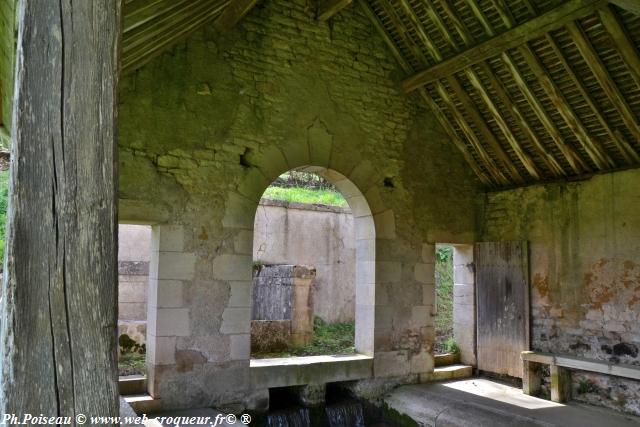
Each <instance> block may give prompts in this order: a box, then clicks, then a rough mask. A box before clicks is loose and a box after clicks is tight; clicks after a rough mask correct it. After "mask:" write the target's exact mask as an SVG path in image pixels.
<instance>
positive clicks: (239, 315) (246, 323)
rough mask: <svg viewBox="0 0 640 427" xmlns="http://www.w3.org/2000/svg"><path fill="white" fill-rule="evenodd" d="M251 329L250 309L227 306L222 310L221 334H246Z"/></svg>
mask: <svg viewBox="0 0 640 427" xmlns="http://www.w3.org/2000/svg"><path fill="white" fill-rule="evenodd" d="M250 331H251V309H250V308H240V307H227V308H225V309H224V311H223V312H222V326H221V327H220V332H221V333H223V334H248V333H250Z"/></svg>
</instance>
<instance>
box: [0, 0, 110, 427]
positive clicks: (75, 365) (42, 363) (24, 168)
mask: <svg viewBox="0 0 640 427" xmlns="http://www.w3.org/2000/svg"><path fill="white" fill-rule="evenodd" d="M120 37H121V2H120V1H114V0H91V1H78V2H73V3H72V2H69V1H63V2H53V1H30V0H20V3H19V7H18V43H17V58H16V83H15V88H16V91H15V94H14V102H13V118H14V122H13V126H12V139H13V147H12V148H13V159H12V162H11V178H10V197H9V212H8V230H7V244H6V250H7V255H6V264H5V269H4V274H5V276H4V280H5V281H4V286H3V288H2V299H1V300H2V302H1V304H2V306H1V307H0V308H1V310H0V313H1V315H0V316H1V318H0V321H1V322H0V324H1V326H0V334H1V347H0V352H1V354H0V360H2V368H1V373H0V388H1V390H0V395H1V396H2V398H1V399H0V412H2V413H5V414H12V413H13V414H34V415H40V414H43V415H44V416H47V417H49V416H65V417H66V416H68V417H70V418H71V419H72V420H73V421H72V425H76V420H75V417H76V416H77V415H79V414H83V415H86V416H88V417H89V416H98V415H99V416H107V417H113V416H117V415H118V412H119V400H118V370H117V358H116V346H117V343H116V322H117V303H118V298H117V295H118V268H117V267H118V263H117V251H118V246H117V236H118V230H117V227H118V224H117V211H116V189H117V159H116V149H117V144H116V105H117V102H116V101H117V100H116V94H117V87H118V75H119V65H118V61H119V51H120ZM89 422H90V421H89ZM79 424H80V423H79Z"/></svg>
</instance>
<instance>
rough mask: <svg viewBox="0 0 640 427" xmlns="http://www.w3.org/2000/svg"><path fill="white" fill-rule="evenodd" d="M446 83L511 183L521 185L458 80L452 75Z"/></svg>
mask: <svg viewBox="0 0 640 427" xmlns="http://www.w3.org/2000/svg"><path fill="white" fill-rule="evenodd" d="M447 82H448V83H449V85H450V86H451V89H453V92H454V93H455V95H456V97H457V98H458V100H460V102H461V103H462V106H463V107H464V109H465V111H466V112H467V113H468V114H469V116H470V117H471V120H472V121H473V123H474V124H475V126H476V129H477V130H478V132H479V133H480V135H481V136H482V139H483V140H484V141H485V142H486V143H487V144H489V146H490V147H491V150H492V151H493V152H494V154H495V155H496V157H497V158H498V159H500V162H501V163H502V164H503V166H504V167H505V169H506V170H507V171H508V172H509V175H510V176H511V178H512V179H513V181H515V182H517V183H523V182H524V179H523V178H522V176H521V175H520V172H518V169H516V167H515V166H514V165H513V162H512V161H511V159H510V158H509V155H508V154H507V153H506V152H505V151H504V149H503V148H502V146H501V145H500V143H499V142H498V141H497V140H496V137H495V136H494V135H493V133H491V130H490V129H489V127H488V126H487V123H486V122H485V121H484V119H483V118H482V115H481V114H480V112H479V111H478V109H477V107H476V106H475V104H474V103H473V100H472V99H471V98H470V97H469V94H467V92H466V91H465V90H464V88H463V87H462V85H460V82H459V81H458V79H457V78H456V77H455V76H453V75H452V76H451V77H449V78H448V79H447Z"/></svg>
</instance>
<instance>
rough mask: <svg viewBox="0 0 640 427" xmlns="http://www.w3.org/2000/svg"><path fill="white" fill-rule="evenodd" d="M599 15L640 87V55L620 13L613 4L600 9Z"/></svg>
mask: <svg viewBox="0 0 640 427" xmlns="http://www.w3.org/2000/svg"><path fill="white" fill-rule="evenodd" d="M634 1H635V0H634ZM598 16H599V17H600V21H601V22H602V25H603V26H604V28H605V30H607V33H609V35H610V36H611V39H612V40H613V41H614V43H615V47H616V49H617V50H618V52H619V53H620V56H622V60H623V61H624V62H625V64H627V69H628V70H629V73H630V74H631V77H633V79H634V80H635V82H636V84H637V85H638V86H639V87H640V56H639V55H638V50H637V48H636V47H635V44H634V43H633V41H632V40H631V39H630V38H629V35H628V34H627V32H626V31H625V29H624V26H623V25H622V22H620V18H619V17H618V14H617V13H616V12H615V11H614V10H613V9H612V7H611V6H607V7H604V8H602V9H600V10H598Z"/></svg>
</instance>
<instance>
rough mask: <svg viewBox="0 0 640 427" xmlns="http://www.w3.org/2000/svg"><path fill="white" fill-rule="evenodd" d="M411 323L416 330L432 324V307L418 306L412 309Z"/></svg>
mask: <svg viewBox="0 0 640 427" xmlns="http://www.w3.org/2000/svg"><path fill="white" fill-rule="evenodd" d="M411 323H412V325H413V326H414V327H416V328H422V327H424V326H428V325H430V324H431V307H429V306H426V305H417V306H413V307H411Z"/></svg>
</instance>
